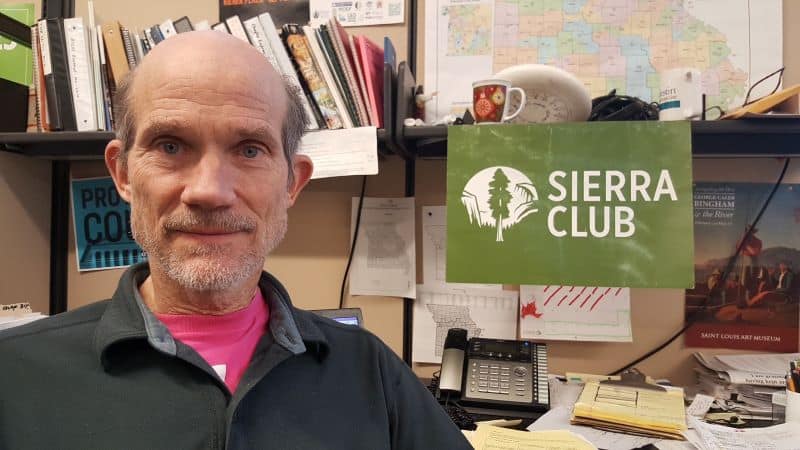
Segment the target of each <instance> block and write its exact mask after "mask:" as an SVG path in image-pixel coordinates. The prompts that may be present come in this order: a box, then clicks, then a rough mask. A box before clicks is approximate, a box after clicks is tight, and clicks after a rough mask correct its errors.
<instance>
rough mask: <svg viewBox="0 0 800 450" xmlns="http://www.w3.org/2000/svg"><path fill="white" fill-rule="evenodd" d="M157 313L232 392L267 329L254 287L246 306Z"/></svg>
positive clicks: (265, 314)
mask: <svg viewBox="0 0 800 450" xmlns="http://www.w3.org/2000/svg"><path fill="white" fill-rule="evenodd" d="M156 317H158V319H159V320H160V321H161V322H163V323H164V325H166V327H167V329H169V331H170V333H172V336H173V337H174V338H175V339H177V340H179V341H181V342H183V343H184V344H186V345H188V346H190V347H192V348H193V349H194V350H195V351H196V352H197V353H199V354H200V356H202V357H203V359H205V360H206V362H208V364H209V365H210V366H211V367H212V368H214V370H215V371H216V372H217V374H219V376H220V378H221V379H223V380H225V384H226V385H227V386H228V389H230V391H231V392H234V391H236V386H238V385H239V380H241V379H242V375H244V372H245V370H247V366H248V364H250V358H252V356H253V352H254V351H255V349H256V344H258V341H259V340H260V339H261V337H262V336H263V335H264V332H265V331H266V329H267V322H268V321H269V307H268V306H267V302H265V301H264V297H263V296H262V295H261V290H260V289H257V290H256V294H255V296H253V300H252V301H251V302H250V305H249V306H247V307H246V308H244V309H241V310H239V311H235V312H232V313H229V314H224V315H221V316H211V315H203V314H156Z"/></svg>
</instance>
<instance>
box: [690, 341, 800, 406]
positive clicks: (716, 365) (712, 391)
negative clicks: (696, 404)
mask: <svg viewBox="0 0 800 450" xmlns="http://www.w3.org/2000/svg"><path fill="white" fill-rule="evenodd" d="M694 357H695V358H696V359H697V361H698V362H700V364H702V367H698V368H696V369H695V371H696V372H697V391H698V392H702V393H705V394H708V395H711V396H713V397H715V398H716V399H718V402H717V404H719V405H720V406H721V407H723V408H726V407H729V408H732V409H733V408H735V409H738V410H741V409H744V410H746V411H747V412H748V413H749V414H750V415H754V416H764V417H771V414H772V394H773V393H775V392H779V391H783V390H784V389H785V387H786V380H785V378H784V377H785V375H786V371H787V369H788V367H789V363H788V361H790V360H793V359H796V358H798V357H800V354H797V353H783V354H768V353H766V354H754V355H718V356H712V355H708V354H704V353H700V352H696V353H695V354H694ZM739 412H741V411H739Z"/></svg>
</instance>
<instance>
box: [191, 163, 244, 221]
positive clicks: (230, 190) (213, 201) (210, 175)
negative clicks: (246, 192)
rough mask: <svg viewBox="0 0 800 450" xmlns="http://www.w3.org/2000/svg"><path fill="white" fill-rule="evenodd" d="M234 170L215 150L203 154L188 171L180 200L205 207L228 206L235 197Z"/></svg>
mask: <svg viewBox="0 0 800 450" xmlns="http://www.w3.org/2000/svg"><path fill="white" fill-rule="evenodd" d="M234 172H235V171H234V170H232V168H231V167H230V166H229V164H226V162H225V160H224V158H223V156H221V155H218V154H217V153H216V152H207V153H205V154H203V156H202V157H201V158H200V160H199V161H198V162H197V164H196V165H195V166H194V167H193V168H192V170H191V171H190V175H189V179H188V180H187V181H186V186H185V187H184V190H183V194H182V195H181V201H183V203H185V204H187V205H192V206H198V207H201V208H206V209H215V208H220V207H225V206H230V205H232V204H233V202H234V200H235V199H236V191H235V181H236V176H235V173H234Z"/></svg>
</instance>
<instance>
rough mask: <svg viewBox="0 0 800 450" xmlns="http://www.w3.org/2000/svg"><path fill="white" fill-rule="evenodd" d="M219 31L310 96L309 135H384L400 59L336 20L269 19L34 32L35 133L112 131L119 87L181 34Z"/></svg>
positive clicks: (55, 23) (76, 25) (90, 21)
mask: <svg viewBox="0 0 800 450" xmlns="http://www.w3.org/2000/svg"><path fill="white" fill-rule="evenodd" d="M203 29H213V30H216V31H220V32H225V33H230V34H232V35H233V36H236V37H237V38H239V39H241V40H243V41H245V42H248V43H250V44H252V45H253V46H254V47H255V48H256V49H258V51H259V52H260V53H261V54H263V55H264V57H266V58H267V60H268V61H269V62H270V63H271V64H272V65H273V66H274V67H275V69H276V70H277V71H278V72H279V73H280V74H282V75H283V76H284V78H286V79H287V80H288V82H289V83H290V84H291V85H293V87H295V88H296V89H298V90H301V91H302V92H303V93H304V95H303V96H302V98H303V107H304V109H305V111H306V114H307V116H308V117H309V118H310V119H311V123H310V124H309V129H311V130H317V129H338V128H353V127H362V126H374V127H377V128H382V127H383V121H384V117H383V67H384V61H386V62H388V63H389V64H391V65H392V67H394V65H395V51H394V48H393V46H392V43H391V41H390V40H389V39H388V38H385V39H384V48H381V47H379V46H378V45H376V44H374V43H373V42H372V41H370V40H369V39H367V38H366V37H364V36H353V35H350V34H348V33H347V32H346V31H345V29H344V28H343V27H342V26H341V24H339V22H338V21H337V20H336V19H335V18H334V19H331V20H330V21H329V22H328V23H326V24H322V25H319V26H318V27H310V26H300V25H296V24H287V25H284V26H283V28H282V29H280V30H278V29H277V28H276V27H275V24H274V22H273V21H272V18H271V16H270V15H269V13H263V14H260V15H258V16H256V17H252V18H249V19H247V20H244V21H242V20H241V19H240V18H239V17H238V16H233V17H229V18H228V19H226V20H225V22H220V23H217V24H215V25H209V24H208V22H207V21H202V22H199V23H197V24H195V25H192V23H191V21H190V20H189V18H188V17H182V18H180V19H178V20H174V21H173V20H165V21H164V22H163V23H160V24H157V25H153V26H152V27H150V28H146V29H144V30H140V31H136V30H130V29H128V28H126V27H125V26H123V25H121V24H120V23H119V22H117V21H113V22H108V23H103V24H96V23H95V15H94V8H93V4H92V2H91V1H90V2H88V17H87V21H86V22H85V21H84V20H83V18H80V17H75V18H58V19H47V20H41V21H39V22H38V23H36V24H35V25H34V26H33V27H32V28H31V35H32V43H33V45H32V49H33V65H34V67H33V73H34V82H33V90H34V91H35V95H34V98H35V100H34V107H35V122H36V127H35V128H36V130H35V131H97V130H113V129H114V114H113V105H112V102H113V97H114V92H115V89H116V86H117V85H118V84H119V83H120V82H121V81H122V79H123V78H124V77H125V76H126V75H127V74H128V72H129V71H130V70H131V69H133V68H134V67H136V65H137V64H139V62H140V61H141V60H142V58H143V57H144V56H145V55H147V53H148V52H149V51H150V50H151V49H152V48H153V47H155V46H156V45H158V44H159V43H160V42H162V41H164V40H165V39H169V38H170V37H172V36H175V35H177V34H178V33H184V32H187V31H191V30H203Z"/></svg>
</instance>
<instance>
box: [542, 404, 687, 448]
mask: <svg viewBox="0 0 800 450" xmlns="http://www.w3.org/2000/svg"><path fill="white" fill-rule="evenodd" d="M571 414H572V406H569V407H567V406H559V407H556V408H551V409H550V411H548V412H547V413H546V414H544V415H543V416H541V417H539V418H538V419H536V421H535V422H533V423H532V424H531V425H530V426H529V427H528V430H529V431H548V430H568V431H571V432H573V433H575V434H577V435H579V436H582V437H583V438H585V439H586V440H587V441H589V442H591V443H592V444H593V445H594V446H596V447H597V448H602V449H607V450H628V449H631V448H639V447H644V446H645V445H647V444H653V445H655V446H656V447H658V448H659V449H661V448H662V447H663V445H664V444H665V443H672V442H676V443H677V444H678V448H685V449H686V450H690V449H693V448H694V447H693V446H692V445H691V444H688V443H686V442H682V441H670V440H667V439H658V438H652V437H645V436H636V435H633V434H624V433H615V432H613V431H607V430H600V429H597V428H592V427H587V426H582V425H573V424H571V423H570V415H571Z"/></svg>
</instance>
